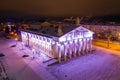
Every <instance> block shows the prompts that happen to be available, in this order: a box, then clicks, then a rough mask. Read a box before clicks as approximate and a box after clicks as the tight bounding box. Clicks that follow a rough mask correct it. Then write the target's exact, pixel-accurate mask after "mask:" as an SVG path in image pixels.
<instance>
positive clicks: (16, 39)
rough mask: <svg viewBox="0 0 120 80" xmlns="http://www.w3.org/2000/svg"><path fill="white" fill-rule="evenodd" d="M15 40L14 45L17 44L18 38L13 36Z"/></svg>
mask: <svg viewBox="0 0 120 80" xmlns="http://www.w3.org/2000/svg"><path fill="white" fill-rule="evenodd" d="M15 41H16V43H15V45H16V46H17V41H18V38H15Z"/></svg>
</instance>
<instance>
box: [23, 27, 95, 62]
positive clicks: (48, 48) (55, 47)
mask: <svg viewBox="0 0 120 80" xmlns="http://www.w3.org/2000/svg"><path fill="white" fill-rule="evenodd" d="M21 36H22V42H23V43H24V44H25V45H27V46H29V47H31V48H32V49H34V50H35V52H36V53H44V54H46V55H48V56H49V57H52V58H56V59H58V61H59V62H61V61H62V60H67V59H69V58H72V57H75V56H79V55H82V54H86V53H88V52H90V51H91V50H92V36H93V32H92V31H90V30H88V29H86V28H84V27H82V26H69V27H64V28H62V27H47V28H43V29H41V30H39V31H37V32H36V31H32V30H21Z"/></svg>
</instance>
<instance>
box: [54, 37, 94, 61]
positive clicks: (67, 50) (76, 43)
mask: <svg viewBox="0 0 120 80" xmlns="http://www.w3.org/2000/svg"><path fill="white" fill-rule="evenodd" d="M56 47H57V48H58V49H56V51H55V52H56V53H57V58H58V61H59V62H61V61H62V60H64V61H66V60H67V59H71V58H72V57H76V56H80V55H84V54H86V53H88V52H91V51H92V38H91V37H87V38H80V39H76V40H71V41H66V42H64V43H60V42H57V45H56Z"/></svg>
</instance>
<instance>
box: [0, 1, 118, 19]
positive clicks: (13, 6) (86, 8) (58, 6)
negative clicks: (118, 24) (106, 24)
mask: <svg viewBox="0 0 120 80" xmlns="http://www.w3.org/2000/svg"><path fill="white" fill-rule="evenodd" d="M112 14H120V0H0V15H1V16H10V15H16V16H17V15H18V16H20V15H36V16H55V17H57V16H101V15H112Z"/></svg>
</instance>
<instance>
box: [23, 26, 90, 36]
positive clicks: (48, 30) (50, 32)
mask: <svg viewBox="0 0 120 80" xmlns="http://www.w3.org/2000/svg"><path fill="white" fill-rule="evenodd" d="M79 27H82V26H66V27H62V28H61V30H62V33H63V34H62V35H58V28H59V27H53V26H50V27H44V28H41V29H28V30H23V31H27V32H30V33H35V34H38V35H42V36H46V37H53V36H54V37H61V36H63V35H65V34H67V33H68V32H70V31H72V30H74V29H76V28H79ZM82 28H84V27H82ZM84 29H86V28H84ZM81 30H83V29H81ZM86 30H87V31H90V30H88V29H86Z"/></svg>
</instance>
